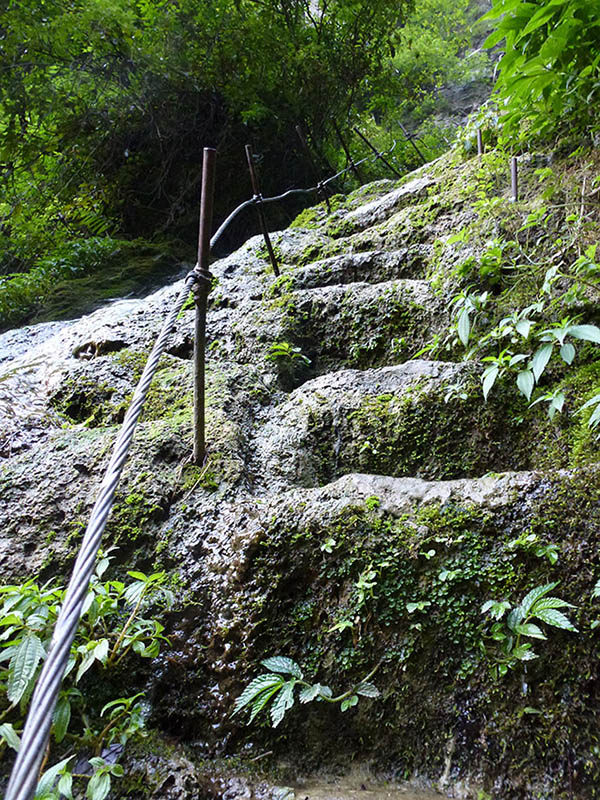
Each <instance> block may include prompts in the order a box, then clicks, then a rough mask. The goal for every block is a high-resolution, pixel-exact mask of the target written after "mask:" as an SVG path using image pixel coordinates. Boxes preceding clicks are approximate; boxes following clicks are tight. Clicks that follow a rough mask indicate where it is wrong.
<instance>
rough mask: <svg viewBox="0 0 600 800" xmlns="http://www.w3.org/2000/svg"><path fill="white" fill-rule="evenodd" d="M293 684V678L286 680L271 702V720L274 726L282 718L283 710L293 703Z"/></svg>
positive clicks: (294, 683) (294, 682) (286, 709)
mask: <svg viewBox="0 0 600 800" xmlns="http://www.w3.org/2000/svg"><path fill="white" fill-rule="evenodd" d="M295 685H296V681H295V680H291V681H287V683H285V684H284V685H283V688H282V689H281V691H280V692H279V694H278V695H277V697H276V698H275V701H274V702H273V705H272V707H271V722H272V723H273V727H274V728H276V727H277V726H278V725H279V723H280V722H281V720H282V719H283V718H284V716H285V712H286V711H288V710H289V709H290V708H291V707H292V706H293V705H294V686H295Z"/></svg>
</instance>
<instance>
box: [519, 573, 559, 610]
mask: <svg viewBox="0 0 600 800" xmlns="http://www.w3.org/2000/svg"><path fill="white" fill-rule="evenodd" d="M557 586H558V581H555V582H554V583H546V584H544V585H543V586H536V587H535V589H532V590H531V591H530V592H528V593H527V594H526V595H525V597H524V598H523V599H522V600H521V603H520V608H521V611H522V613H523V616H524V617H526V616H527V615H528V614H529V612H530V611H531V607H532V606H533V604H534V603H535V602H536V601H537V600H539V599H540V598H541V597H544V595H547V594H548V592H551V591H552V589H555V588H556V587H557Z"/></svg>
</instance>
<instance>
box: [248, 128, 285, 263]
mask: <svg viewBox="0 0 600 800" xmlns="http://www.w3.org/2000/svg"><path fill="white" fill-rule="evenodd" d="M246 158H247V159H248V169H249V170H250V180H251V182H252V191H253V192H254V201H255V203H256V210H257V212H258V221H259V223H260V228H261V230H262V235H263V239H264V240H265V245H266V247H267V252H268V254H269V259H270V261H271V266H272V267H273V272H274V273H275V275H277V277H279V275H280V272H279V266H278V265H277V258H276V257H275V252H274V250H273V245H272V244H271V237H270V236H269V231H268V228H267V219H266V217H265V209H264V206H263V197H262V194H261V192H260V183H259V182H258V175H257V174H256V170H255V169H254V159H253V155H252V145H249V144H247V145H246Z"/></svg>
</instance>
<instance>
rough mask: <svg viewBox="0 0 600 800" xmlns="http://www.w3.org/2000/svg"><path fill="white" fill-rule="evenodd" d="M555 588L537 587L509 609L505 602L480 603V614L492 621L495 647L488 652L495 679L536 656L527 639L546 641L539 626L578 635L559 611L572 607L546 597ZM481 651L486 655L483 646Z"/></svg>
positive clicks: (550, 584)
mask: <svg viewBox="0 0 600 800" xmlns="http://www.w3.org/2000/svg"><path fill="white" fill-rule="evenodd" d="M557 586H558V583H557V582H555V583H547V584H545V585H543V586H536V587H535V589H532V590H531V591H530V592H528V593H527V594H526V595H525V597H523V599H522V600H521V602H520V603H518V604H517V605H516V606H514V607H512V608H511V604H510V603H509V602H508V601H507V600H500V601H497V600H487V601H486V602H485V603H484V604H483V606H482V607H481V612H482V614H489V616H490V617H491V618H492V619H493V620H494V623H493V624H492V626H491V630H490V632H489V636H490V638H491V639H492V640H493V641H495V642H496V643H497V645H498V647H497V648H495V649H494V650H492V652H491V656H492V659H493V661H494V664H493V666H492V674H493V675H494V677H496V678H498V677H502V676H503V675H506V673H507V672H508V670H509V669H514V668H515V667H516V666H517V665H519V664H521V663H523V662H525V661H531V660H533V659H535V658H537V657H538V655H537V653H536V652H535V651H534V650H533V645H532V643H531V642H530V641H527V640H528V639H538V640H545V639H546V635H545V633H544V631H543V630H542V629H541V628H540V626H539V623H545V624H546V625H550V626H552V627H555V628H560V629H561V630H565V631H572V632H573V633H577V628H575V626H574V625H573V624H572V623H571V621H570V620H569V619H568V618H567V616H566V615H565V614H564V613H563V612H562V611H560V610H559V609H561V608H575V606H573V605H571V603H568V602H567V601H566V600H561V599H560V598H558V597H548V594H549V593H550V592H551V591H552V590H553V589H555V588H556V587H557ZM507 612H508V614H507ZM505 615H506V616H505ZM482 649H483V650H484V652H487V649H486V647H485V644H482Z"/></svg>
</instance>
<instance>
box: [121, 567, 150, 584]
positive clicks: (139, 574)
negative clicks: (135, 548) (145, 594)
mask: <svg viewBox="0 0 600 800" xmlns="http://www.w3.org/2000/svg"><path fill="white" fill-rule="evenodd" d="M127 574H128V575H129V577H130V578H135V579H136V581H142V583H148V580H149V579H148V576H147V575H144V573H143V572H135V571H134V570H131V571H129V572H128V573H127ZM150 577H152V578H153V577H154V575H151V576H150Z"/></svg>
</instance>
